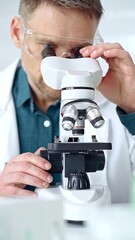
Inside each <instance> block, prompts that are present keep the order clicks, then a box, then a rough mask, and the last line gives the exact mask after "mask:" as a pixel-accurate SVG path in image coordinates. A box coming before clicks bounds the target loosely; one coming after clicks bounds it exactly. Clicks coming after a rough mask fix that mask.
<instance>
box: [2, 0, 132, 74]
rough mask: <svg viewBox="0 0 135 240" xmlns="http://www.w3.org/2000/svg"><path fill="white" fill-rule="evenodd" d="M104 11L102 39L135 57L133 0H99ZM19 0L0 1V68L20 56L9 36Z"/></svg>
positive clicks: (101, 29)
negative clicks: (114, 43) (119, 46)
mask: <svg viewBox="0 0 135 240" xmlns="http://www.w3.org/2000/svg"><path fill="white" fill-rule="evenodd" d="M101 2H102V4H103V6H104V9H105V13H104V16H103V18H102V20H101V23H100V25H99V29H100V32H101V34H102V36H103V38H104V41H110V42H114V41H118V42H120V43H121V44H122V45H123V46H124V48H125V49H126V50H128V51H129V52H130V53H131V55H132V57H133V58H134V59H135V0H128V1H127V0H101ZM18 4H19V0H4V1H2V0H1V1H0V70H1V69H3V68H4V67H6V66H7V65H8V64H10V63H11V62H12V61H13V60H15V59H16V58H17V57H19V56H20V51H19V50H18V49H16V48H15V47H14V45H13V43H12V40H11V37H10V30H9V29H10V20H11V18H12V16H14V15H16V14H17V13H18Z"/></svg>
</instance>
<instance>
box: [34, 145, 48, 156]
mask: <svg viewBox="0 0 135 240" xmlns="http://www.w3.org/2000/svg"><path fill="white" fill-rule="evenodd" d="M42 150H46V149H45V148H44V147H40V148H39V149H38V150H37V151H36V152H35V154H36V155H40V151H42Z"/></svg>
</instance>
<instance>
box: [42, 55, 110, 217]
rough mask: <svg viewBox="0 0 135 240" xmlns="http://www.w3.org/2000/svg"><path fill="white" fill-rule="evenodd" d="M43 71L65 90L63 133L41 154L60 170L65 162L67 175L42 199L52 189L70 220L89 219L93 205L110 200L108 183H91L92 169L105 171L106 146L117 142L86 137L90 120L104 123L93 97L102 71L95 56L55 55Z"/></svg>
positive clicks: (49, 82)
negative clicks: (104, 141)
mask: <svg viewBox="0 0 135 240" xmlns="http://www.w3.org/2000/svg"><path fill="white" fill-rule="evenodd" d="M41 73H42V76H43V79H44V81H45V83H46V84H47V85H48V86H49V87H51V88H53V89H56V90H61V109H60V136H59V138H56V139H55V141H54V143H50V144H48V150H47V151H46V153H45V155H44V153H43V155H42V154H41V156H43V157H44V158H47V159H48V160H49V161H50V162H51V164H52V166H53V165H54V168H53V167H52V168H53V169H54V171H55V169H56V168H57V166H58V165H59V166H58V171H57V172H62V176H63V179H62V185H59V186H58V187H53V188H51V187H50V188H49V189H47V190H41V189H39V190H38V194H39V197H43V195H44V194H47V192H51V193H52V194H57V195H60V197H62V199H63V205H64V218H65V219H66V220H71V221H85V220H87V218H88V217H87V216H88V215H89V211H90V208H91V207H92V206H95V205H104V204H108V203H110V191H109V189H108V187H107V186H103V185H98V186H97V185H95V186H91V184H90V179H89V177H88V175H87V172H96V171H98V170H103V169H104V165H105V156H104V152H103V150H106V149H111V144H110V143H100V142H98V141H97V139H96V136H92V141H91V142H90V143H88V142H84V141H83V134H84V130H85V120H86V119H88V120H89V122H90V123H91V124H92V125H93V127H95V128H98V127H101V126H102V125H103V124H104V119H103V118H102V116H101V114H100V111H99V107H98V105H97V104H96V103H95V102H94V101H93V100H94V97H95V88H96V87H97V86H98V85H99V83H100V82H101V79H102V70H101V68H100V65H99V63H98V61H97V60H94V59H90V58H78V59H66V58H61V57H56V56H55V57H53V56H49V57H46V58H44V59H43V60H42V63H41ZM56 155H58V157H56V159H55V156H56ZM55 164H56V165H57V166H56V165H55Z"/></svg>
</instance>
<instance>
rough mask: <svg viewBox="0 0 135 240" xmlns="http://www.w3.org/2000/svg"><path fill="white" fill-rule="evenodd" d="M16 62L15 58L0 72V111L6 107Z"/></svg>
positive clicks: (17, 61)
mask: <svg viewBox="0 0 135 240" xmlns="http://www.w3.org/2000/svg"><path fill="white" fill-rule="evenodd" d="M18 63H19V60H16V61H15V62H13V63H12V64H11V65H10V66H8V68H5V69H4V70H3V71H2V72H1V73H0V96H1V102H0V112H1V111H3V110H4V109H5V108H6V106H7V104H8V102H9V100H10V98H11V89H12V84H13V80H14V74H15V71H16V68H17V65H18ZM7 76H8V77H7Z"/></svg>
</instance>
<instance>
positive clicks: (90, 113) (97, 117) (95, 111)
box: [86, 104, 105, 128]
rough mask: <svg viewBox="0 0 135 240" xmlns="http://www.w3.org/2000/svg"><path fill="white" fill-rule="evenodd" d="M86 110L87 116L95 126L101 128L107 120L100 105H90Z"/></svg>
mask: <svg viewBox="0 0 135 240" xmlns="http://www.w3.org/2000/svg"><path fill="white" fill-rule="evenodd" d="M86 112H87V118H88V120H89V121H90V123H91V124H92V126H93V127H94V128H99V127H101V126H103V124H104V122H105V121H104V119H103V117H102V115H101V113H100V111H99V107H98V106H97V105H96V104H95V105H94V104H93V105H92V106H90V107H88V108H87V110H86Z"/></svg>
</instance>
